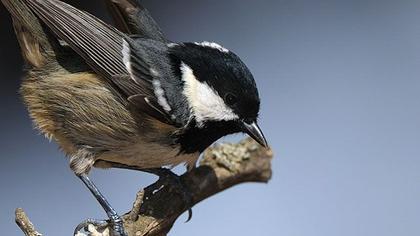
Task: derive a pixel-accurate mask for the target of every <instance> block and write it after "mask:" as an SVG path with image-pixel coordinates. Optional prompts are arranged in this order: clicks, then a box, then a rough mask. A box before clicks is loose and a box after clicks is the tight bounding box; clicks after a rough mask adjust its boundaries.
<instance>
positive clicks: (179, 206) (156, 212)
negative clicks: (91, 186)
mask: <svg viewBox="0 0 420 236" xmlns="http://www.w3.org/2000/svg"><path fill="white" fill-rule="evenodd" d="M272 156H273V153H272V151H271V149H265V148H263V147H261V146H260V145H259V144H257V143H256V142H254V141H253V140H252V139H249V138H248V139H245V140H243V141H241V142H239V143H237V144H222V145H216V146H214V147H211V148H209V149H208V150H207V151H206V152H205V153H204V156H203V158H202V160H201V161H200V166H199V167H198V168H195V169H194V170H192V171H190V172H187V173H185V174H184V175H182V176H181V180H182V182H183V184H184V186H185V187H186V189H187V190H189V192H190V193H191V196H192V201H193V205H195V204H197V203H199V202H200V201H202V200H204V199H206V198H208V197H210V196H212V195H214V194H216V193H218V192H221V191H223V190H225V189H227V188H229V187H232V186H234V185H236V184H240V183H245V182H262V183H266V182H268V181H269V180H270V178H271V173H272V172H271V159H272ZM168 181H169V180H166V179H159V180H158V181H157V182H155V183H153V184H152V185H150V186H148V187H146V188H145V189H143V190H141V191H140V192H138V193H137V196H136V200H135V201H134V204H133V208H132V210H131V211H130V212H128V213H126V214H125V215H124V216H123V220H124V227H125V229H126V232H127V233H128V235H130V236H132V235H133V236H134V235H135V236H164V235H167V233H168V232H169V230H170V229H171V228H172V226H173V224H174V222H175V221H176V219H177V218H178V217H179V216H180V215H181V214H182V213H183V212H184V211H186V210H188V206H186V204H185V201H184V200H183V197H182V193H181V190H180V189H177V187H175V186H174V185H173V184H170V182H168ZM16 222H17V224H18V225H19V227H20V228H21V229H22V231H23V232H24V233H25V235H26V236H40V235H41V234H40V233H38V232H37V231H36V230H35V228H34V226H33V225H32V223H31V222H30V221H29V219H28V218H27V216H26V215H25V213H24V212H23V210H22V209H20V208H19V209H17V210H16ZM88 231H90V233H91V235H95V236H96V235H98V236H107V235H109V233H108V232H109V230H108V229H105V230H102V231H100V232H98V229H96V228H94V227H89V229H88Z"/></svg>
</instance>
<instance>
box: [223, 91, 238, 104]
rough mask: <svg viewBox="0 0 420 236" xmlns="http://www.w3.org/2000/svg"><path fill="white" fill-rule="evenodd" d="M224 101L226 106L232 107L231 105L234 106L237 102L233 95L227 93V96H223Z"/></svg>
mask: <svg viewBox="0 0 420 236" xmlns="http://www.w3.org/2000/svg"><path fill="white" fill-rule="evenodd" d="M225 101H226V104H227V105H229V106H233V105H235V104H236V102H237V98H236V96H235V95H233V94H231V93H227V94H226V95H225Z"/></svg>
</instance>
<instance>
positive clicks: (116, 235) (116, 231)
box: [74, 219, 127, 236]
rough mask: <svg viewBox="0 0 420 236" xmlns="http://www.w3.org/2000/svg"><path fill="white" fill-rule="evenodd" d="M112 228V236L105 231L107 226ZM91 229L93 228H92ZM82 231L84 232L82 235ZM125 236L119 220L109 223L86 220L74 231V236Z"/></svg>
mask: <svg viewBox="0 0 420 236" xmlns="http://www.w3.org/2000/svg"><path fill="white" fill-rule="evenodd" d="M110 225H111V226H112V234H109V232H106V231H107V228H108V226H110ZM92 227H93V228H92ZM82 231H84V232H86V233H83V232H82ZM82 235H83V236H87V235H89V236H103V235H112V236H127V234H126V233H125V232H124V227H123V224H122V221H121V220H118V219H111V223H108V222H107V221H105V220H95V219H87V220H85V221H83V222H82V223H80V224H79V225H78V226H77V227H76V229H74V236H82Z"/></svg>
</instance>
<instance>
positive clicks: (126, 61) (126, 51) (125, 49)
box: [121, 39, 136, 81]
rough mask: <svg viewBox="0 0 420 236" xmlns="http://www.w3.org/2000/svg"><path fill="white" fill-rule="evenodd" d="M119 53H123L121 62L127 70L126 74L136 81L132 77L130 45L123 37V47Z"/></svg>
mask: <svg viewBox="0 0 420 236" xmlns="http://www.w3.org/2000/svg"><path fill="white" fill-rule="evenodd" d="M121 53H122V55H123V63H124V65H125V68H126V69H127V71H128V74H129V75H130V77H131V79H132V80H134V81H136V80H135V79H134V77H133V70H132V69H131V61H130V58H131V55H130V54H131V50H130V45H128V43H127V41H125V39H123V49H122V50H121Z"/></svg>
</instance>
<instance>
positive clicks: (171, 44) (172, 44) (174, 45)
mask: <svg viewBox="0 0 420 236" xmlns="http://www.w3.org/2000/svg"><path fill="white" fill-rule="evenodd" d="M178 45H179V44H177V43H168V44H167V46H168V47H170V48H173V47H176V46H178Z"/></svg>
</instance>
